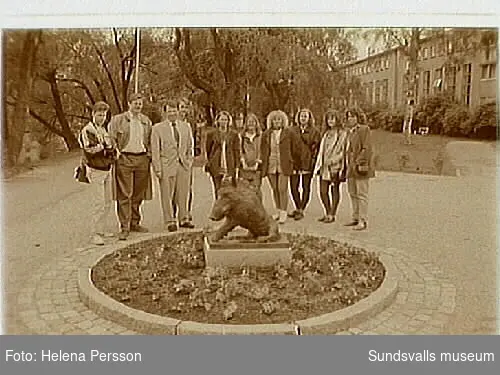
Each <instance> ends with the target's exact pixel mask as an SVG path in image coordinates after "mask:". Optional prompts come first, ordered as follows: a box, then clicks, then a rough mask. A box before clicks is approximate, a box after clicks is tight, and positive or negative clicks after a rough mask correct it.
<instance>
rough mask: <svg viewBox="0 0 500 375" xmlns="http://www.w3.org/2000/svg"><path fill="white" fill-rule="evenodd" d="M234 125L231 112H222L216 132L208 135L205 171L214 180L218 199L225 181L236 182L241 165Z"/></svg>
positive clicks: (218, 115)
mask: <svg viewBox="0 0 500 375" xmlns="http://www.w3.org/2000/svg"><path fill="white" fill-rule="evenodd" d="M232 124H233V119H232V117H231V115H230V114H229V112H226V111H221V112H219V113H218V114H217V116H216V117H215V126H216V129H215V131H213V132H210V133H208V134H207V140H206V151H207V165H206V166H205V171H206V172H208V173H209V174H210V177H211V178H212V183H213V185H214V193H215V198H216V199H217V198H218V196H219V195H218V194H219V189H220V187H221V184H222V181H223V180H224V179H229V178H230V179H232V180H233V181H236V173H237V169H238V166H239V163H240V139H239V136H238V133H237V132H236V131H235V130H234V129H233V126H232Z"/></svg>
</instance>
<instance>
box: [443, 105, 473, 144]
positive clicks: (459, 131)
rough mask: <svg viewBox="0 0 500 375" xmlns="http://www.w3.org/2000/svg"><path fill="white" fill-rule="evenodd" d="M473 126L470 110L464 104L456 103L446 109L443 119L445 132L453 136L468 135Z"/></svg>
mask: <svg viewBox="0 0 500 375" xmlns="http://www.w3.org/2000/svg"><path fill="white" fill-rule="evenodd" d="M473 130H474V129H473V126H472V123H471V121H470V114H469V111H468V110H467V109H466V108H464V107H463V106H462V105H459V104H454V105H451V106H450V107H448V108H447V109H446V112H445V116H444V121H443V134H445V135H448V136H451V137H468V136H469V135H470V134H471V133H472V131H473Z"/></svg>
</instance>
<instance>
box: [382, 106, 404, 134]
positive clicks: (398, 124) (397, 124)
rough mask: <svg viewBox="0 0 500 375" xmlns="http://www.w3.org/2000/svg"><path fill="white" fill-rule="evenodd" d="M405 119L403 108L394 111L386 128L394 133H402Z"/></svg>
mask: <svg viewBox="0 0 500 375" xmlns="http://www.w3.org/2000/svg"><path fill="white" fill-rule="evenodd" d="M404 120H405V114H404V111H403V110H397V111H394V112H393V113H392V114H391V115H390V119H389V121H388V123H387V126H386V128H385V130H389V131H391V132H393V133H400V132H402V131H403V122H404Z"/></svg>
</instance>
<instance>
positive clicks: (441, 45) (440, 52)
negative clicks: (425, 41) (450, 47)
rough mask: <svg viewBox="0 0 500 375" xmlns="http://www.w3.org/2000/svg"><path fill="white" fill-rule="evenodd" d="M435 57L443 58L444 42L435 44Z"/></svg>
mask: <svg viewBox="0 0 500 375" xmlns="http://www.w3.org/2000/svg"><path fill="white" fill-rule="evenodd" d="M436 49H437V55H438V56H443V55H444V51H445V43H444V42H439V43H438V44H437V47H436Z"/></svg>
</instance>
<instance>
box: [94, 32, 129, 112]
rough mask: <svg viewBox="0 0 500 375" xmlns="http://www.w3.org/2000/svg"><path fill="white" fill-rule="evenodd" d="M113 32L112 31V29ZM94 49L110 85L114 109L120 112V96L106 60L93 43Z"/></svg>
mask: <svg viewBox="0 0 500 375" xmlns="http://www.w3.org/2000/svg"><path fill="white" fill-rule="evenodd" d="M113 30H114V29H113ZM93 46H94V49H95V51H96V52H97V55H98V56H99V60H100V61H101V65H102V67H103V68H104V71H105V72H106V76H107V77H108V81H109V84H110V85H111V89H112V90H113V97H114V99H115V103H116V107H117V108H118V111H119V112H121V111H122V109H123V108H122V105H121V103H120V96H119V95H118V90H117V88H116V85H115V81H114V79H113V75H112V74H111V71H110V70H109V67H108V63H107V61H106V59H105V58H104V55H103V53H102V51H101V50H100V49H99V47H97V45H96V44H95V43H93Z"/></svg>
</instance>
